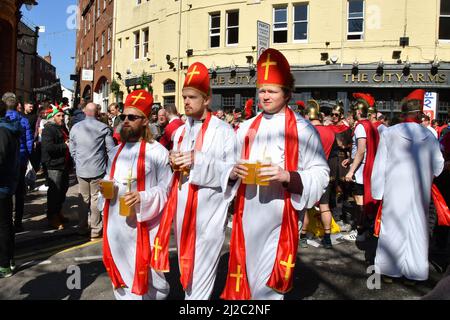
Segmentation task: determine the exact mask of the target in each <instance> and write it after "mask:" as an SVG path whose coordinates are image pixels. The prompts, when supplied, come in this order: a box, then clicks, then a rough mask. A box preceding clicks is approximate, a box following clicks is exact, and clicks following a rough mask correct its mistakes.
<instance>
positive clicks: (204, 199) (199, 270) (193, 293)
mask: <svg viewBox="0 0 450 320" xmlns="http://www.w3.org/2000/svg"><path fill="white" fill-rule="evenodd" d="M201 126H202V122H201V121H193V119H192V118H188V120H187V121H186V124H185V125H184V126H181V127H179V128H178V129H177V131H176V132H175V135H174V139H173V145H174V150H178V141H179V138H180V135H181V134H182V132H183V130H184V129H185V134H184V138H183V141H182V143H181V148H180V150H181V151H183V152H185V151H188V150H193V149H194V145H195V140H196V138H197V136H198V134H199V132H200V129H201ZM235 147H236V134H235V133H234V131H233V129H232V128H231V126H230V125H228V124H227V123H225V122H224V121H222V120H219V119H218V118H217V117H215V116H212V117H211V120H210V123H209V126H208V129H207V130H206V132H205V137H204V141H203V146H202V151H201V152H195V160H194V161H195V162H194V164H193V166H192V168H191V170H190V174H189V177H188V178H187V177H186V176H184V177H183V180H182V181H183V184H182V188H181V190H178V199H177V213H176V224H175V228H176V238H177V246H178V249H179V248H180V238H181V231H182V226H183V219H184V211H185V208H186V202H187V199H188V191H189V183H192V184H194V185H197V186H198V187H199V188H198V206H197V220H196V235H197V237H196V241H195V260H194V270H193V278H192V284H191V286H190V288H188V290H187V291H186V293H185V298H186V300H206V299H209V298H210V296H211V293H212V290H213V287H214V281H215V279H216V272H217V266H218V264H219V258H220V256H219V255H220V251H221V249H222V245H223V241H224V240H225V227H226V218H227V211H228V206H229V202H226V201H225V200H224V197H223V192H222V187H221V186H222V181H223V180H224V174H225V173H226V172H227V171H229V169H230V168H232V166H233V165H234V161H235V156H234V150H235ZM188 179H189V183H187V182H188ZM178 258H179V250H178Z"/></svg>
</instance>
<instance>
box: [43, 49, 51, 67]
mask: <svg viewBox="0 0 450 320" xmlns="http://www.w3.org/2000/svg"><path fill="white" fill-rule="evenodd" d="M44 60H45V61H47V62H48V63H50V64H52V55H51V54H50V52H49V53H48V56H45V57H44Z"/></svg>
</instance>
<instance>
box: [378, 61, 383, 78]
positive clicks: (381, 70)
mask: <svg viewBox="0 0 450 320" xmlns="http://www.w3.org/2000/svg"><path fill="white" fill-rule="evenodd" d="M383 71H384V61H383V60H380V61H378V65H377V74H378V75H381V74H383Z"/></svg>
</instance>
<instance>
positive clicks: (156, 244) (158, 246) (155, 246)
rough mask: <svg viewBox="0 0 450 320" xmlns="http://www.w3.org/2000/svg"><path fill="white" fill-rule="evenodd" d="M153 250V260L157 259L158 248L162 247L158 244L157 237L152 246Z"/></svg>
mask: <svg viewBox="0 0 450 320" xmlns="http://www.w3.org/2000/svg"><path fill="white" fill-rule="evenodd" d="M153 248H154V250H155V257H154V259H155V261H158V250H161V249H162V247H161V246H160V245H159V238H156V239H155V245H154V246H153Z"/></svg>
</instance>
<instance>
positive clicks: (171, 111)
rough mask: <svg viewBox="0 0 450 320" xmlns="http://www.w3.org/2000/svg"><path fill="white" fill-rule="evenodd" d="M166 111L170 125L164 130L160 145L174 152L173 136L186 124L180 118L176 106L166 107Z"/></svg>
mask: <svg viewBox="0 0 450 320" xmlns="http://www.w3.org/2000/svg"><path fill="white" fill-rule="evenodd" d="M164 109H165V110H166V115H167V119H168V120H169V123H168V124H167V125H166V127H165V128H164V133H163V135H162V136H161V139H160V140H159V143H161V144H162V145H163V146H164V147H166V149H168V150H172V146H173V141H172V138H173V135H174V134H175V131H176V130H177V129H178V128H179V127H181V126H182V125H183V124H184V122H183V121H182V120H181V119H180V118H179V117H178V111H177V108H176V107H175V105H173V104H169V105H166V106H165V107H164Z"/></svg>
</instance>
